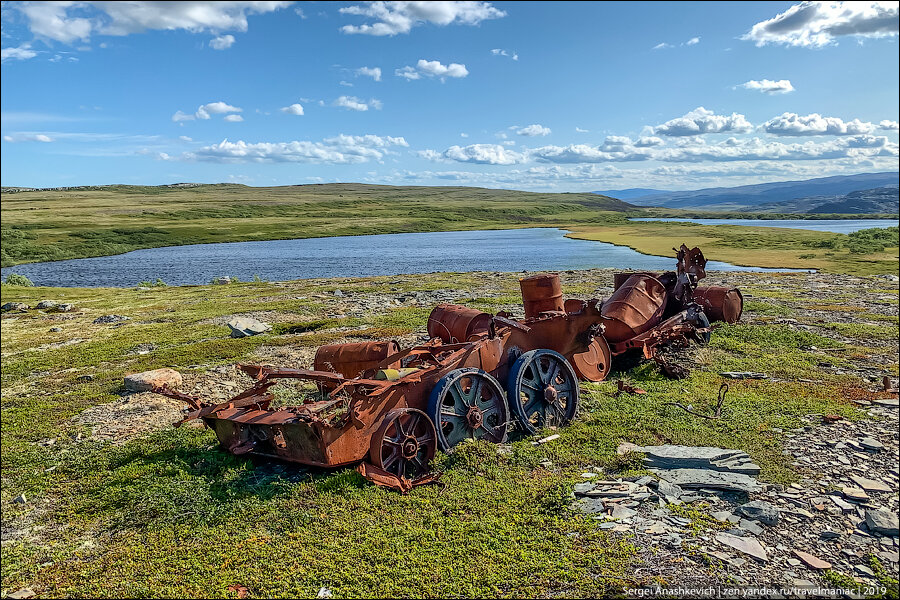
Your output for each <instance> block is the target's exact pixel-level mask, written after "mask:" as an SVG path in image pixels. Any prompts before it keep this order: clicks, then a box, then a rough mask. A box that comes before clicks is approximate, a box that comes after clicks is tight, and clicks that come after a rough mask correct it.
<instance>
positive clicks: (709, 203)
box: [607, 173, 898, 212]
mask: <svg viewBox="0 0 900 600" xmlns="http://www.w3.org/2000/svg"><path fill="white" fill-rule="evenodd" d="M897 182H898V174H897V173H862V174H860V175H842V176H836V177H821V178H817V179H809V180H806V181H780V182H776V183H760V184H756V185H743V186H739V187H733V188H709V189H702V190H695V191H681V192H662V193H658V194H650V195H647V196H639V197H637V196H636V197H631V198H629V199H628V202H629V203H630V204H636V205H638V206H661V207H665V208H683V209H702V210H718V211H745V212H746V211H768V212H808V211H810V210H811V209H813V208H816V207H817V206H818V204H824V203H825V202H828V201H832V200H833V201H835V202H838V203H841V202H843V201H842V200H840V199H839V198H840V197H843V196H845V195H847V194H850V193H852V192H857V191H861V190H873V189H876V188H891V187H892V186H894V187H896V186H897ZM611 194H612V192H609V193H608V194H607V195H611ZM613 197H615V196H613ZM811 198H815V199H816V200H817V201H818V202H816V203H814V202H797V203H796V204H794V208H793V210H790V211H785V210H773V209H772V206H773V205H775V204H779V203H788V202H791V201H800V200H803V199H811ZM852 202H853V201H852V200H851V203H852ZM860 206H863V205H860ZM764 207H765V208H764ZM865 212H885V211H875V210H867V211H865ZM886 212H897V206H896V203H895V204H894V207H893V209H892V210H888V211H886Z"/></svg>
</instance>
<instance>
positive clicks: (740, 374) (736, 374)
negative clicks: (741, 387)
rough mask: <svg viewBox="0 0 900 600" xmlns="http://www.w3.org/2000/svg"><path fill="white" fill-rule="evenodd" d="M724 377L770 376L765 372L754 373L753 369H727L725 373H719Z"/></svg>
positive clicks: (757, 377)
mask: <svg viewBox="0 0 900 600" xmlns="http://www.w3.org/2000/svg"><path fill="white" fill-rule="evenodd" d="M719 375H721V376H722V377H725V378H726V379H768V378H769V376H768V375H766V374H765V373H753V372H752V371H725V372H724V373H719Z"/></svg>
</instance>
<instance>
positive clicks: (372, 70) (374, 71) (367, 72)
mask: <svg viewBox="0 0 900 600" xmlns="http://www.w3.org/2000/svg"><path fill="white" fill-rule="evenodd" d="M355 72H356V74H357V75H363V76H365V77H371V78H372V79H374V80H375V81H381V68H380V67H360V68H358V69H357V70H356V71H355Z"/></svg>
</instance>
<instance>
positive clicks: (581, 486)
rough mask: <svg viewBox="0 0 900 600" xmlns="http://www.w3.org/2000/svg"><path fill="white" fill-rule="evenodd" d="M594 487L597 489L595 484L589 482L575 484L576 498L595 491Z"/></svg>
mask: <svg viewBox="0 0 900 600" xmlns="http://www.w3.org/2000/svg"><path fill="white" fill-rule="evenodd" d="M594 487H596V486H595V484H593V483H591V482H589V481H586V482H584V483H576V484H575V495H576V496H584V495H586V494H587V493H588V492H589V491H591V490H592V489H594Z"/></svg>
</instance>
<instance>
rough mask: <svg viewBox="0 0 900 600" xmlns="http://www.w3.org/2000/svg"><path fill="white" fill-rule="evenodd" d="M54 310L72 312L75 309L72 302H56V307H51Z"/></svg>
mask: <svg viewBox="0 0 900 600" xmlns="http://www.w3.org/2000/svg"><path fill="white" fill-rule="evenodd" d="M53 310H54V311H55V312H72V311H73V310H75V305H74V304H57V305H56V308H54V309H53Z"/></svg>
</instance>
